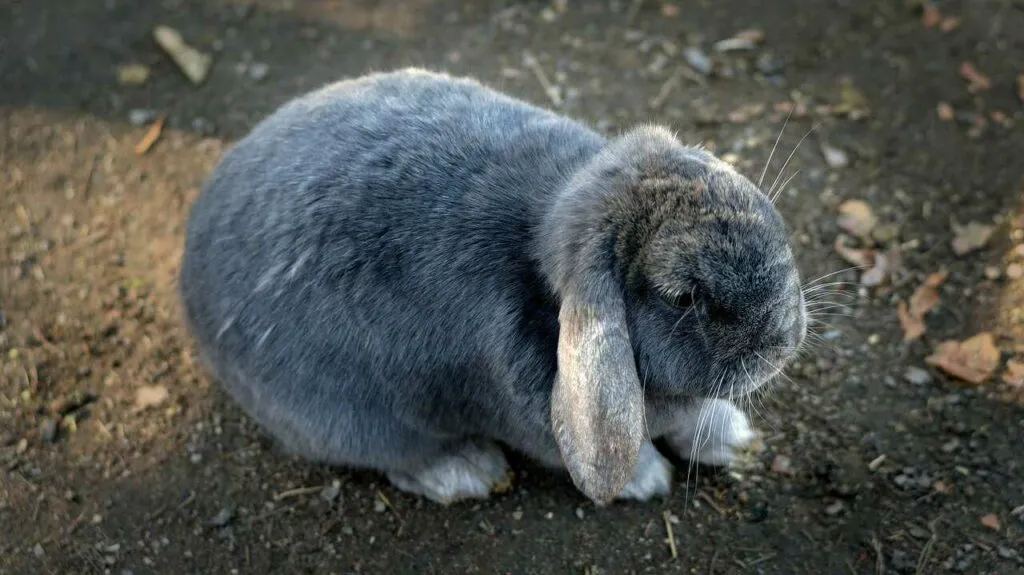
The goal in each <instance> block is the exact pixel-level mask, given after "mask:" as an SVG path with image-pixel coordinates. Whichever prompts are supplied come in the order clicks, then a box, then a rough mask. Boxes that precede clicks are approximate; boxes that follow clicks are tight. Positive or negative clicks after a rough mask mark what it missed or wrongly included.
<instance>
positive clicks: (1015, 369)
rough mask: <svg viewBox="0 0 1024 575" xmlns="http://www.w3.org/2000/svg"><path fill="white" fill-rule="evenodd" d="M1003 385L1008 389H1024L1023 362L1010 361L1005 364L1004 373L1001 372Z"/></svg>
mask: <svg viewBox="0 0 1024 575" xmlns="http://www.w3.org/2000/svg"><path fill="white" fill-rule="evenodd" d="M1003 383H1005V384H1006V385H1009V386H1010V387H1019V388H1021V389H1024V361H1017V360H1015V359H1011V360H1010V361H1008V362H1006V371H1005V372H1003Z"/></svg>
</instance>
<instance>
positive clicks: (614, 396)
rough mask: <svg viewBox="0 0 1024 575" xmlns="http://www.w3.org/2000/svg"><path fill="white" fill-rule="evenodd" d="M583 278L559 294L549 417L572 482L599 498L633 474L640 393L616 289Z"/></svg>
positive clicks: (640, 435)
mask: <svg viewBox="0 0 1024 575" xmlns="http://www.w3.org/2000/svg"><path fill="white" fill-rule="evenodd" d="M594 279H595V278H588V280H594ZM587 283H588V285H587V287H586V288H580V287H579V286H573V287H569V288H568V289H566V290H565V293H564V294H563V297H562V307H561V310H560V311H559V323H560V328H559V336H558V375H557V376H556V378H555V385H554V390H553V391H552V396H551V422H552V426H553V429H554V431H555V438H556V440H557V442H558V448H559V450H560V451H561V452H562V459H564V460H565V464H566V466H567V467H568V469H569V474H570V475H571V476H572V479H573V482H574V483H575V484H576V487H577V488H579V490H580V491H582V492H583V493H584V494H585V495H586V496H587V497H589V498H590V499H592V500H593V501H594V502H596V503H598V504H605V503H608V502H610V501H611V500H612V499H614V498H615V497H616V496H617V495H619V493H621V491H622V489H623V488H624V487H625V486H626V484H627V483H629V481H630V480H631V479H632V478H633V474H634V472H635V469H636V463H637V456H638V454H639V452H640V446H641V445H642V443H643V441H644V439H645V434H644V425H643V416H644V414H643V408H644V406H643V401H644V398H643V391H642V390H641V387H640V381H639V378H637V373H636V364H635V363H634V359H633V348H632V346H631V344H630V341H629V332H628V330H627V327H626V310H625V305H624V303H623V301H622V296H621V293H620V292H619V290H618V289H617V288H616V287H615V286H614V285H613V282H611V281H610V280H609V279H608V278H603V281H596V282H592V281H588V282H587Z"/></svg>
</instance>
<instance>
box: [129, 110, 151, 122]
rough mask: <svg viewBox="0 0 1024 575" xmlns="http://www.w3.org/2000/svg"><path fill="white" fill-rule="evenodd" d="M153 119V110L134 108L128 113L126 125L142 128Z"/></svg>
mask: <svg viewBox="0 0 1024 575" xmlns="http://www.w3.org/2000/svg"><path fill="white" fill-rule="evenodd" d="M155 117H156V112H154V111H153V110H143V109H141V108H136V109H134V110H130V111H129V112H128V123H129V124H131V125H133V126H142V125H144V124H148V123H149V122H150V121H151V120H152V119H153V118H155Z"/></svg>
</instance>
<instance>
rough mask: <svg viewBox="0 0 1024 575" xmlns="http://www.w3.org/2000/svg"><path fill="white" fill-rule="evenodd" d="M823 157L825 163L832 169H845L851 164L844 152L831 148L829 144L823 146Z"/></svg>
mask: <svg viewBox="0 0 1024 575" xmlns="http://www.w3.org/2000/svg"><path fill="white" fill-rule="evenodd" d="M821 155H822V156H824V157H825V163H826V164H828V167H830V168H832V169H836V170H838V169H840V168H845V167H846V166H848V165H849V164H850V157H849V156H848V155H847V154H846V152H844V151H843V150H841V149H839V148H837V147H835V146H830V145H828V144H822V145H821Z"/></svg>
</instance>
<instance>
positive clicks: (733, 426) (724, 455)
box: [666, 399, 756, 466]
mask: <svg viewBox="0 0 1024 575" xmlns="http://www.w3.org/2000/svg"><path fill="white" fill-rule="evenodd" d="M755 437H756V434H755V433H754V430H753V428H752V427H751V426H750V420H749V419H747V416H746V415H744V413H743V412H742V411H740V410H739V408H738V407H736V406H735V405H733V404H732V403H730V402H729V401H726V400H724V399H710V400H707V401H704V402H703V403H702V404H700V405H695V406H693V408H691V409H690V410H688V411H687V412H686V413H685V414H684V415H683V417H682V418H680V420H679V425H678V427H677V428H676V429H675V430H674V431H672V433H670V434H668V436H666V440H667V441H668V444H669V446H670V447H671V448H672V450H673V451H675V452H676V454H677V455H679V457H682V458H684V459H689V460H691V461H696V462H698V463H703V464H705V465H713V466H728V465H731V464H732V463H733V462H734V460H735V459H736V456H737V452H738V451H739V450H741V449H743V448H745V447H747V446H748V445H750V444H751V442H752V441H753V440H754V438H755Z"/></svg>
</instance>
